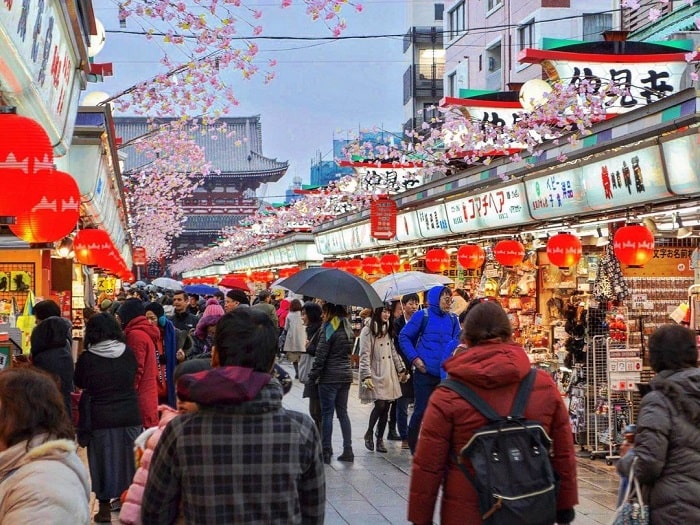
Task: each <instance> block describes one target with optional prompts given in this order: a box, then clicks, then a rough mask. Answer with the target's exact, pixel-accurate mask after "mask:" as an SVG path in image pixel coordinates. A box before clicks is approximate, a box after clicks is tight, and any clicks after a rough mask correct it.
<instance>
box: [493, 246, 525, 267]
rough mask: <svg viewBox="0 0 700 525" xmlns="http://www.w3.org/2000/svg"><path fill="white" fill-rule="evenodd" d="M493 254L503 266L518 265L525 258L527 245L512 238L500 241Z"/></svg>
mask: <svg viewBox="0 0 700 525" xmlns="http://www.w3.org/2000/svg"><path fill="white" fill-rule="evenodd" d="M493 256H494V257H495V258H496V260H497V261H498V262H499V263H500V264H502V265H503V266H507V267H512V266H516V265H518V264H520V263H521V262H523V259H524V258H525V247H524V246H523V243H521V242H520V241H515V240H512V239H509V240H505V241H498V242H497V243H496V246H494V247H493Z"/></svg>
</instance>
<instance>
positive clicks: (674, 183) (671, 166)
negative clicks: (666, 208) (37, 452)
mask: <svg viewBox="0 0 700 525" xmlns="http://www.w3.org/2000/svg"><path fill="white" fill-rule="evenodd" d="M699 146H700V135H698V134H693V135H686V136H685V137H680V138H677V139H673V140H669V141H668V142H664V143H663V144H662V145H661V147H662V148H663V151H664V161H665V163H666V171H667V173H668V183H669V186H670V188H671V191H672V192H673V193H675V194H676V195H696V194H697V193H699V192H700V147H699Z"/></svg>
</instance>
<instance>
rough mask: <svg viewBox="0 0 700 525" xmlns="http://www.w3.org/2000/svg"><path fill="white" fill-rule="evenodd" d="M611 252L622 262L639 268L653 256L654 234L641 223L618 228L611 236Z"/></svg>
mask: <svg viewBox="0 0 700 525" xmlns="http://www.w3.org/2000/svg"><path fill="white" fill-rule="evenodd" d="M613 252H614V253H615V257H617V258H618V260H619V261H620V262H621V263H622V264H626V265H627V266H629V267H631V268H640V267H642V266H644V265H645V264H646V263H648V262H649V261H650V260H651V258H652V257H653V256H654V234H653V233H652V232H651V231H650V230H649V228H647V227H646V226H642V225H641V224H633V225H630V226H623V227H622V228H618V229H617V231H616V232H615V235H614V237H613Z"/></svg>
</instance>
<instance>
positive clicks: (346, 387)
mask: <svg viewBox="0 0 700 525" xmlns="http://www.w3.org/2000/svg"><path fill="white" fill-rule="evenodd" d="M349 393H350V383H320V384H319V385H318V397H319V399H320V401H321V426H322V432H321V442H322V443H323V450H324V451H332V450H333V443H332V438H333V412H334V411H335V413H336V415H337V416H338V421H340V431H341V432H342V433H343V448H350V447H352V428H351V427H350V418H349V417H348V394H349Z"/></svg>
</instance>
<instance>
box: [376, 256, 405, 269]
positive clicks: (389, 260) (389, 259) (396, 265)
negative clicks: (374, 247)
mask: <svg viewBox="0 0 700 525" xmlns="http://www.w3.org/2000/svg"><path fill="white" fill-rule="evenodd" d="M379 267H380V268H381V270H382V272H384V273H395V272H398V271H399V269H400V268H401V259H400V258H399V256H398V255H396V254H395V253H385V254H384V255H382V256H381V257H380V258H379Z"/></svg>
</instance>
